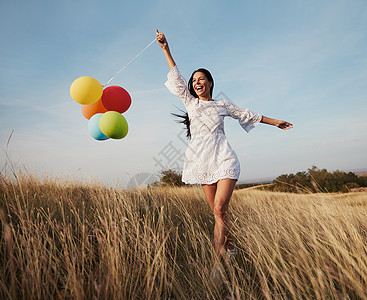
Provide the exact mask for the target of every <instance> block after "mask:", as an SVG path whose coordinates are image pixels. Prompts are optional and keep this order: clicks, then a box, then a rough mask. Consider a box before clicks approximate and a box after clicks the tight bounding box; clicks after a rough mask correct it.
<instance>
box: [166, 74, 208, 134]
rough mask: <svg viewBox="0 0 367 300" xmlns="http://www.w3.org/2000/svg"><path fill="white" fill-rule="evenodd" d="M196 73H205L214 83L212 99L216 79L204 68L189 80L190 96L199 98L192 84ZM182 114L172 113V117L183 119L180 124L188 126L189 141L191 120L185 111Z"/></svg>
mask: <svg viewBox="0 0 367 300" xmlns="http://www.w3.org/2000/svg"><path fill="white" fill-rule="evenodd" d="M196 72H202V73H204V74H205V76H206V78H207V79H208V80H209V82H211V83H212V86H211V87H210V97H212V96H213V89H214V79H213V76H212V74H210V72H209V71H208V70H207V69H203V68H200V69H197V70H195V71H194V72H192V74H191V77H190V79H189V82H188V83H187V87H188V88H189V91H190V94H191V95H192V96H194V97H195V98H198V95H197V94H196V93H195V90H194V86H193V84H192V80H193V78H194V74H195V73H196ZM182 112H183V113H184V114H183V115H179V114H174V113H172V115H174V116H176V117H179V118H181V119H183V120H181V121H178V122H179V123H182V124H184V125H185V126H186V137H187V138H188V139H191V131H190V118H189V115H188V113H187V112H184V111H182Z"/></svg>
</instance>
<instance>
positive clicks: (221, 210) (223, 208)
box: [213, 203, 228, 220]
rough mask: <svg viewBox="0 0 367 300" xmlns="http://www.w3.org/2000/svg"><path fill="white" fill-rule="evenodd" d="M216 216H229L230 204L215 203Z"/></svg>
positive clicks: (223, 217) (220, 217)
mask: <svg viewBox="0 0 367 300" xmlns="http://www.w3.org/2000/svg"><path fill="white" fill-rule="evenodd" d="M213 211H214V216H215V217H216V218H219V219H222V220H224V219H225V218H226V216H227V211H228V205H227V204H223V203H214V210H213Z"/></svg>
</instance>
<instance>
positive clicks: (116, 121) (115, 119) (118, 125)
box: [99, 111, 129, 140]
mask: <svg viewBox="0 0 367 300" xmlns="http://www.w3.org/2000/svg"><path fill="white" fill-rule="evenodd" d="M99 129H100V130H101V131H102V132H103V134H104V135H106V136H108V137H109V138H111V139H117V140H119V139H122V138H124V137H125V136H126V135H127V132H128V130H129V127H128V125H127V122H126V119H125V118H124V116H123V115H122V114H120V113H119V112H117V111H108V112H105V113H104V114H103V115H102V116H101V118H100V119H99Z"/></svg>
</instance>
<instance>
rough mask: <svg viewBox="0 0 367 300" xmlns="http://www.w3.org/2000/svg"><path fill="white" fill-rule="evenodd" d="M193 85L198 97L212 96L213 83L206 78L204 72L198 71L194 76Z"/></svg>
mask: <svg viewBox="0 0 367 300" xmlns="http://www.w3.org/2000/svg"><path fill="white" fill-rule="evenodd" d="M192 86H193V88H194V90H195V93H196V95H198V97H199V98H200V97H204V98H211V97H210V88H211V86H212V83H211V82H210V81H209V80H208V78H206V76H205V74H204V73H203V72H196V73H195V74H194V76H193V77H192Z"/></svg>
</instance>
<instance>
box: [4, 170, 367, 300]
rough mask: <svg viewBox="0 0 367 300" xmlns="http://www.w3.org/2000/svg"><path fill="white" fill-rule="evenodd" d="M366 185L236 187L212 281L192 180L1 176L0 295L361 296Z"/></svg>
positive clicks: (203, 219)
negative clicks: (104, 181) (222, 258)
mask: <svg viewBox="0 0 367 300" xmlns="http://www.w3.org/2000/svg"><path fill="white" fill-rule="evenodd" d="M366 206H367V193H350V194H335V195H331V194H307V195H295V194H285V193H272V192H265V191H256V190H249V191H246V190H238V191H235V192H234V195H233V197H232V200H231V204H230V220H231V226H232V233H233V236H234V240H235V242H236V244H237V247H238V249H239V253H238V255H237V258H236V262H235V263H234V264H233V265H232V266H229V265H225V272H224V273H223V278H222V283H221V284H218V281H215V282H214V281H213V278H212V269H213V266H214V265H215V263H217V261H216V260H217V259H216V257H215V254H214V251H213V247H212V236H213V222H214V219H213V216H212V213H211V211H210V208H209V205H207V203H206V201H205V198H204V195H203V193H202V191H201V189H200V188H198V187H183V188H173V187H172V188H163V187H161V188H149V189H140V190H138V189H137V190H131V191H126V190H124V189H122V188H121V189H119V188H107V187H104V186H102V185H100V184H97V183H94V184H85V183H81V182H78V181H76V180H71V179H63V178H61V179H60V178H43V179H38V178H37V177H36V176H33V175H27V174H24V173H23V174H22V173H17V174H15V176H14V177H13V176H10V175H9V176H8V175H1V176H0V219H1V231H2V235H1V240H0V255H1V256H0V259H1V270H0V297H1V299H21V298H23V299H65V298H66V299H71V298H72V299H74V298H75V299H213V298H215V299H220V298H228V299H274V298H275V299H283V298H287V299H300V298H304V299H311V298H312V299H325V298H327V299H333V298H338V299H339V298H343V299H348V298H349V299H356V298H361V299H366V298H367V288H366V287H367V207H366Z"/></svg>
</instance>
